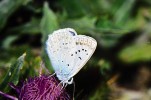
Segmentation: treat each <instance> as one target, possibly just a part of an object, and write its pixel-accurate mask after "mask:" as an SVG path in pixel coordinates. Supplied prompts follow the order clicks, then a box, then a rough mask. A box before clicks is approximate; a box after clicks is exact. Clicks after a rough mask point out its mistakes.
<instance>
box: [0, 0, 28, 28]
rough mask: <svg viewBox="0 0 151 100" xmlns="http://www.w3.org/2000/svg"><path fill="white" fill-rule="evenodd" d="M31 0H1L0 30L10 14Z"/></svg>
mask: <svg viewBox="0 0 151 100" xmlns="http://www.w3.org/2000/svg"><path fill="white" fill-rule="evenodd" d="M28 1H29V0H2V1H1V2H0V30H1V29H2V28H3V27H4V26H5V24H6V22H7V19H8V18H9V16H10V15H11V14H12V13H14V12H15V11H16V10H17V9H18V8H19V7H20V6H21V5H23V4H27V3H28Z"/></svg>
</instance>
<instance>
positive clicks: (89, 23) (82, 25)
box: [61, 16, 96, 33]
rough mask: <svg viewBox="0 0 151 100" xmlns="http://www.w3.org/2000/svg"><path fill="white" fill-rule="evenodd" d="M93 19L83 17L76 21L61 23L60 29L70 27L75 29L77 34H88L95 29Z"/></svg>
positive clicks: (94, 20)
mask: <svg viewBox="0 0 151 100" xmlns="http://www.w3.org/2000/svg"><path fill="white" fill-rule="evenodd" d="M95 22H96V18H95V17H89V16H84V17H82V18H78V19H69V20H66V21H63V22H62V23H61V27H71V28H74V29H76V31H77V32H83V33H84V32H88V31H89V30H90V29H94V28H95Z"/></svg>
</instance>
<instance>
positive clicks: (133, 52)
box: [119, 44, 151, 63]
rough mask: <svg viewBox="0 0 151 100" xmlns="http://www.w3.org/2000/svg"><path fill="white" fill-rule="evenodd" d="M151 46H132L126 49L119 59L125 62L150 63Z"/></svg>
mask: <svg viewBox="0 0 151 100" xmlns="http://www.w3.org/2000/svg"><path fill="white" fill-rule="evenodd" d="M150 51H151V45H150V44H140V45H131V46H129V47H127V48H124V49H123V50H122V51H121V52H120V53H119V57H120V58H121V59H122V60H124V61H125V62H129V63H130V62H136V61H149V60H151V52H150Z"/></svg>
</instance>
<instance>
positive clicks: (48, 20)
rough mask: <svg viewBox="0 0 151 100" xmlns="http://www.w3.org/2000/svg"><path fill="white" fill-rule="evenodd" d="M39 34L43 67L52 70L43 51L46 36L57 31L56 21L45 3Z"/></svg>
mask: <svg viewBox="0 0 151 100" xmlns="http://www.w3.org/2000/svg"><path fill="white" fill-rule="evenodd" d="M40 26H41V33H42V36H43V37H42V43H43V50H42V57H43V59H44V62H45V65H46V67H47V68H48V69H49V70H52V67H51V65H50V60H49V58H48V55H47V54H46V51H45V42H46V39H47V38H48V35H49V34H51V33H52V32H53V31H54V30H56V29H58V27H59V25H58V21H57V17H56V15H55V13H54V12H53V11H52V10H51V9H49V6H48V3H47V2H45V4H44V7H43V17H42V20H41V24H40Z"/></svg>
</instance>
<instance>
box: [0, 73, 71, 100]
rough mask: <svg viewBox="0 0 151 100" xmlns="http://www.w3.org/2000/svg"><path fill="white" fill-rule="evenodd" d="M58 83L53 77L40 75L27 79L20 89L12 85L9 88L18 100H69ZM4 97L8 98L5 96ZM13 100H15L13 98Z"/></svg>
mask: <svg viewBox="0 0 151 100" xmlns="http://www.w3.org/2000/svg"><path fill="white" fill-rule="evenodd" d="M59 83H60V82H59V81H58V80H57V79H56V77H54V76H45V75H42V76H40V77H35V78H30V79H28V80H27V81H25V82H23V84H22V85H21V86H20V87H18V86H15V85H13V84H10V86H11V87H12V88H13V89H15V90H16V92H17V93H18V100H70V97H69V95H68V94H67V92H66V91H65V89H64V88H63V87H62V86H61V85H59ZM0 94H2V93H0ZM4 96H6V97H8V95H7V94H4ZM8 98H10V97H8ZM11 99H12V98H11ZM14 100H16V98H15V97H14Z"/></svg>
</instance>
